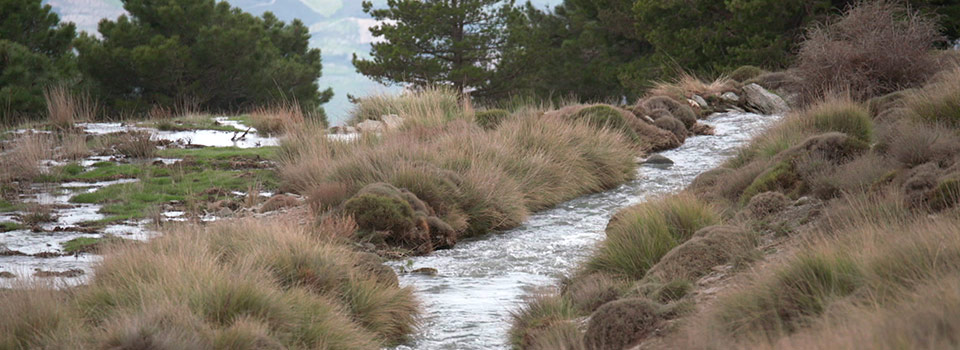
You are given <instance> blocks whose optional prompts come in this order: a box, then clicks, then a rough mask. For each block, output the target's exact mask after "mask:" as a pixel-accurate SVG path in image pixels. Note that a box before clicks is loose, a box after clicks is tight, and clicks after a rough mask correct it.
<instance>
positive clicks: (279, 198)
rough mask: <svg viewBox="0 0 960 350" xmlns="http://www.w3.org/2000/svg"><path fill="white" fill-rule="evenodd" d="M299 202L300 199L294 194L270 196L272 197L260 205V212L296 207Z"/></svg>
mask: <svg viewBox="0 0 960 350" xmlns="http://www.w3.org/2000/svg"><path fill="white" fill-rule="evenodd" d="M299 204H300V200H299V199H297V198H296V197H294V196H291V195H288V194H278V195H274V196H273V197H270V199H267V201H266V202H264V203H263V205H261V206H260V212H261V213H266V212H271V211H275V210H277V209H280V208H287V207H295V206H297V205H299Z"/></svg>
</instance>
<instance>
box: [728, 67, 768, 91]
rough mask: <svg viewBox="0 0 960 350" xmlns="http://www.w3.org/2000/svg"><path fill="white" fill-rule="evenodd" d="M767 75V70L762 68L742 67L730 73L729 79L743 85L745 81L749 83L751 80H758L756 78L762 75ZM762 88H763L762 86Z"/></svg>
mask: <svg viewBox="0 0 960 350" xmlns="http://www.w3.org/2000/svg"><path fill="white" fill-rule="evenodd" d="M766 73H768V72H767V71H766V70H764V69H763V68H760V67H756V66H740V67H739V68H737V69H735V70H734V71H733V72H730V74H729V75H728V76H727V77H728V78H730V79H733V80H735V81H738V82H741V83H743V82H745V81H748V80H750V79H753V78H756V77H758V76H760V75H762V74H766ZM761 86H762V85H761ZM764 87H765V88H768V89H772V88H769V87H766V86H764Z"/></svg>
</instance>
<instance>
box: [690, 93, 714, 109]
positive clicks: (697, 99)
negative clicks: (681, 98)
mask: <svg viewBox="0 0 960 350" xmlns="http://www.w3.org/2000/svg"><path fill="white" fill-rule="evenodd" d="M691 100H693V102H696V103H697V105H699V107H700V108H707V107H710V104H708V103H707V100H704V99H703V97H700V95H693V97H692V98H691Z"/></svg>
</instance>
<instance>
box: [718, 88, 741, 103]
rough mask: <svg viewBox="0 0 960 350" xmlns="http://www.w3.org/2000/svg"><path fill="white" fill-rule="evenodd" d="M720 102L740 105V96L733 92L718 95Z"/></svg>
mask: <svg viewBox="0 0 960 350" xmlns="http://www.w3.org/2000/svg"><path fill="white" fill-rule="evenodd" d="M720 100H722V101H723V102H726V103H734V104H736V103H740V96H737V94H736V93H734V92H733V91H727V92H724V93H723V94H721V95H720Z"/></svg>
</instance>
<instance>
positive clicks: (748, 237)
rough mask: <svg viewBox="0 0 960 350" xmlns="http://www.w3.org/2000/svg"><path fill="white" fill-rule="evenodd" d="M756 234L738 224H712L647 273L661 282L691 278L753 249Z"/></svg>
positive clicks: (672, 251)
mask: <svg viewBox="0 0 960 350" xmlns="http://www.w3.org/2000/svg"><path fill="white" fill-rule="evenodd" d="M752 237H753V234H752V233H751V232H750V231H748V230H746V229H743V228H741V227H736V226H709V227H705V228H703V229H701V230H700V231H698V233H697V234H696V235H695V237H693V238H691V239H690V240H688V241H686V242H684V243H683V244H681V245H679V246H677V247H676V248H673V250H671V251H670V252H669V253H667V255H664V256H663V258H661V259H660V262H658V263H657V264H656V265H654V266H653V267H652V268H650V271H649V272H647V276H648V277H653V278H655V279H656V280H659V281H675V280H691V281H696V280H697V279H698V278H700V277H702V276H704V275H706V274H707V273H709V272H710V269H711V268H712V267H714V266H717V265H721V264H725V263H727V262H729V261H731V260H733V259H734V258H736V257H738V256H741V255H743V254H744V253H745V252H747V251H748V250H749V249H751V248H753V246H754V244H755V240H754V239H752Z"/></svg>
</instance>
